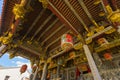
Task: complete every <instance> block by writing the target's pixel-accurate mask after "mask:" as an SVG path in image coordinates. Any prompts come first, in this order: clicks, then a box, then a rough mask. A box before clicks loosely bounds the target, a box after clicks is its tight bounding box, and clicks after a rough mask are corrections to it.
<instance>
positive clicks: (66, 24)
mask: <svg viewBox="0 0 120 80" xmlns="http://www.w3.org/2000/svg"><path fill="white" fill-rule="evenodd" d="M21 1H22V0H12V1H10V0H4V5H3V11H2V21H1V35H3V33H4V32H6V31H7V30H8V29H9V28H10V27H11V25H12V24H14V25H15V27H14V29H13V31H14V35H13V42H12V43H11V44H17V47H15V48H14V49H11V50H13V51H14V50H17V52H16V53H17V54H16V55H20V56H23V57H25V56H26V57H25V58H29V59H30V58H31V57H32V56H34V58H35V57H37V59H40V58H41V57H43V56H47V57H49V58H54V57H58V56H60V55H62V54H64V53H66V51H64V50H62V49H61V46H60V42H61V40H60V39H61V36H62V35H63V34H65V33H70V34H71V35H72V36H73V37H74V38H75V42H74V43H75V46H76V45H77V44H80V45H82V42H86V43H87V41H89V40H93V41H94V40H96V39H97V38H99V37H100V36H101V35H103V34H105V32H107V31H109V30H111V29H113V27H111V26H109V25H110V24H109V23H108V21H107V20H106V17H105V16H99V14H100V13H101V11H102V12H103V13H104V9H103V8H102V6H101V7H100V5H95V4H94V2H95V0H83V3H84V5H85V6H86V8H87V9H88V12H89V14H91V17H92V19H93V21H95V22H96V24H97V25H99V26H101V25H103V26H104V28H105V29H104V30H102V31H100V32H95V34H94V35H92V36H90V37H87V36H86V33H87V31H86V30H85V28H84V26H87V27H88V28H89V29H90V30H94V29H93V27H94V25H95V24H94V23H93V21H92V20H91V19H90V18H89V16H88V15H87V13H88V12H87V11H85V10H84V9H83V7H82V6H81V4H80V3H79V1H78V0H68V2H66V1H62V0H56V1H54V0H45V1H46V2H45V5H47V8H43V6H42V3H41V1H42V0H28V1H29V2H28V3H29V4H28V5H27V4H26V5H25V6H24V7H26V8H28V7H29V9H32V10H30V11H27V12H26V13H25V16H24V18H23V19H17V20H16V19H15V14H13V12H12V9H13V7H14V6H15V4H16V3H17V4H18V3H19V4H20V2H21ZM116 2H117V5H118V8H119V9H120V1H119V0H117V1H116ZM43 3H44V0H43ZM45 7H46V6H45ZM27 10H28V9H27ZM80 18H81V19H80ZM82 21H83V22H82ZM101 21H105V24H103V23H102V22H101ZM83 23H84V24H85V25H83ZM91 26H93V27H91ZM113 32H114V31H113ZM82 36H83V37H82ZM96 37H97V38H96ZM78 38H79V39H78ZM83 38H84V39H85V41H84V39H83ZM80 41H81V42H80ZM88 44H89V43H88ZM79 48H82V47H81V46H79ZM72 49H73V48H72ZM73 50H74V49H73ZM8 51H9V50H8ZM97 51H98V52H99V50H97V48H96V52H97ZM22 53H23V54H22ZM54 53H55V54H54ZM46 54H47V55H46Z"/></svg>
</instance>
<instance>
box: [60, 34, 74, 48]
mask: <svg viewBox="0 0 120 80" xmlns="http://www.w3.org/2000/svg"><path fill="white" fill-rule="evenodd" d="M72 46H73V39H72V36H71V35H69V34H64V35H63V36H62V38H61V48H62V49H69V48H71V47H72Z"/></svg>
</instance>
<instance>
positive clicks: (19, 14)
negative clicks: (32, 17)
mask: <svg viewBox="0 0 120 80" xmlns="http://www.w3.org/2000/svg"><path fill="white" fill-rule="evenodd" d="M26 12H27V11H26V10H25V8H24V6H23V5H20V4H15V6H14V8H13V13H14V14H15V19H18V18H21V19H23V18H24V16H25V13H26Z"/></svg>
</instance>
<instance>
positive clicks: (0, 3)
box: [0, 0, 3, 15]
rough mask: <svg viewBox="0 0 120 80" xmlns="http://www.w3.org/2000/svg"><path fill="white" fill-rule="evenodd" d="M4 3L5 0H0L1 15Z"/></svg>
mask: <svg viewBox="0 0 120 80" xmlns="http://www.w3.org/2000/svg"><path fill="white" fill-rule="evenodd" d="M2 4H3V0H0V15H1V11H2Z"/></svg>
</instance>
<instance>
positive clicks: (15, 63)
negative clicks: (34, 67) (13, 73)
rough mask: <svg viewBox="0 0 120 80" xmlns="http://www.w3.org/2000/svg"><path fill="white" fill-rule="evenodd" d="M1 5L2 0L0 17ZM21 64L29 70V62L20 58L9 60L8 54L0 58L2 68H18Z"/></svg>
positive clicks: (0, 9)
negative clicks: (25, 65)
mask: <svg viewBox="0 0 120 80" xmlns="http://www.w3.org/2000/svg"><path fill="white" fill-rule="evenodd" d="M2 4H3V0H0V16H1V12H2ZM23 64H27V65H28V69H30V68H31V67H30V61H29V60H27V59H25V58H22V57H20V56H18V57H15V58H13V59H9V54H7V53H6V54H4V55H3V56H2V57H1V58H0V65H2V66H4V67H20V66H22V65H23Z"/></svg>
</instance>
